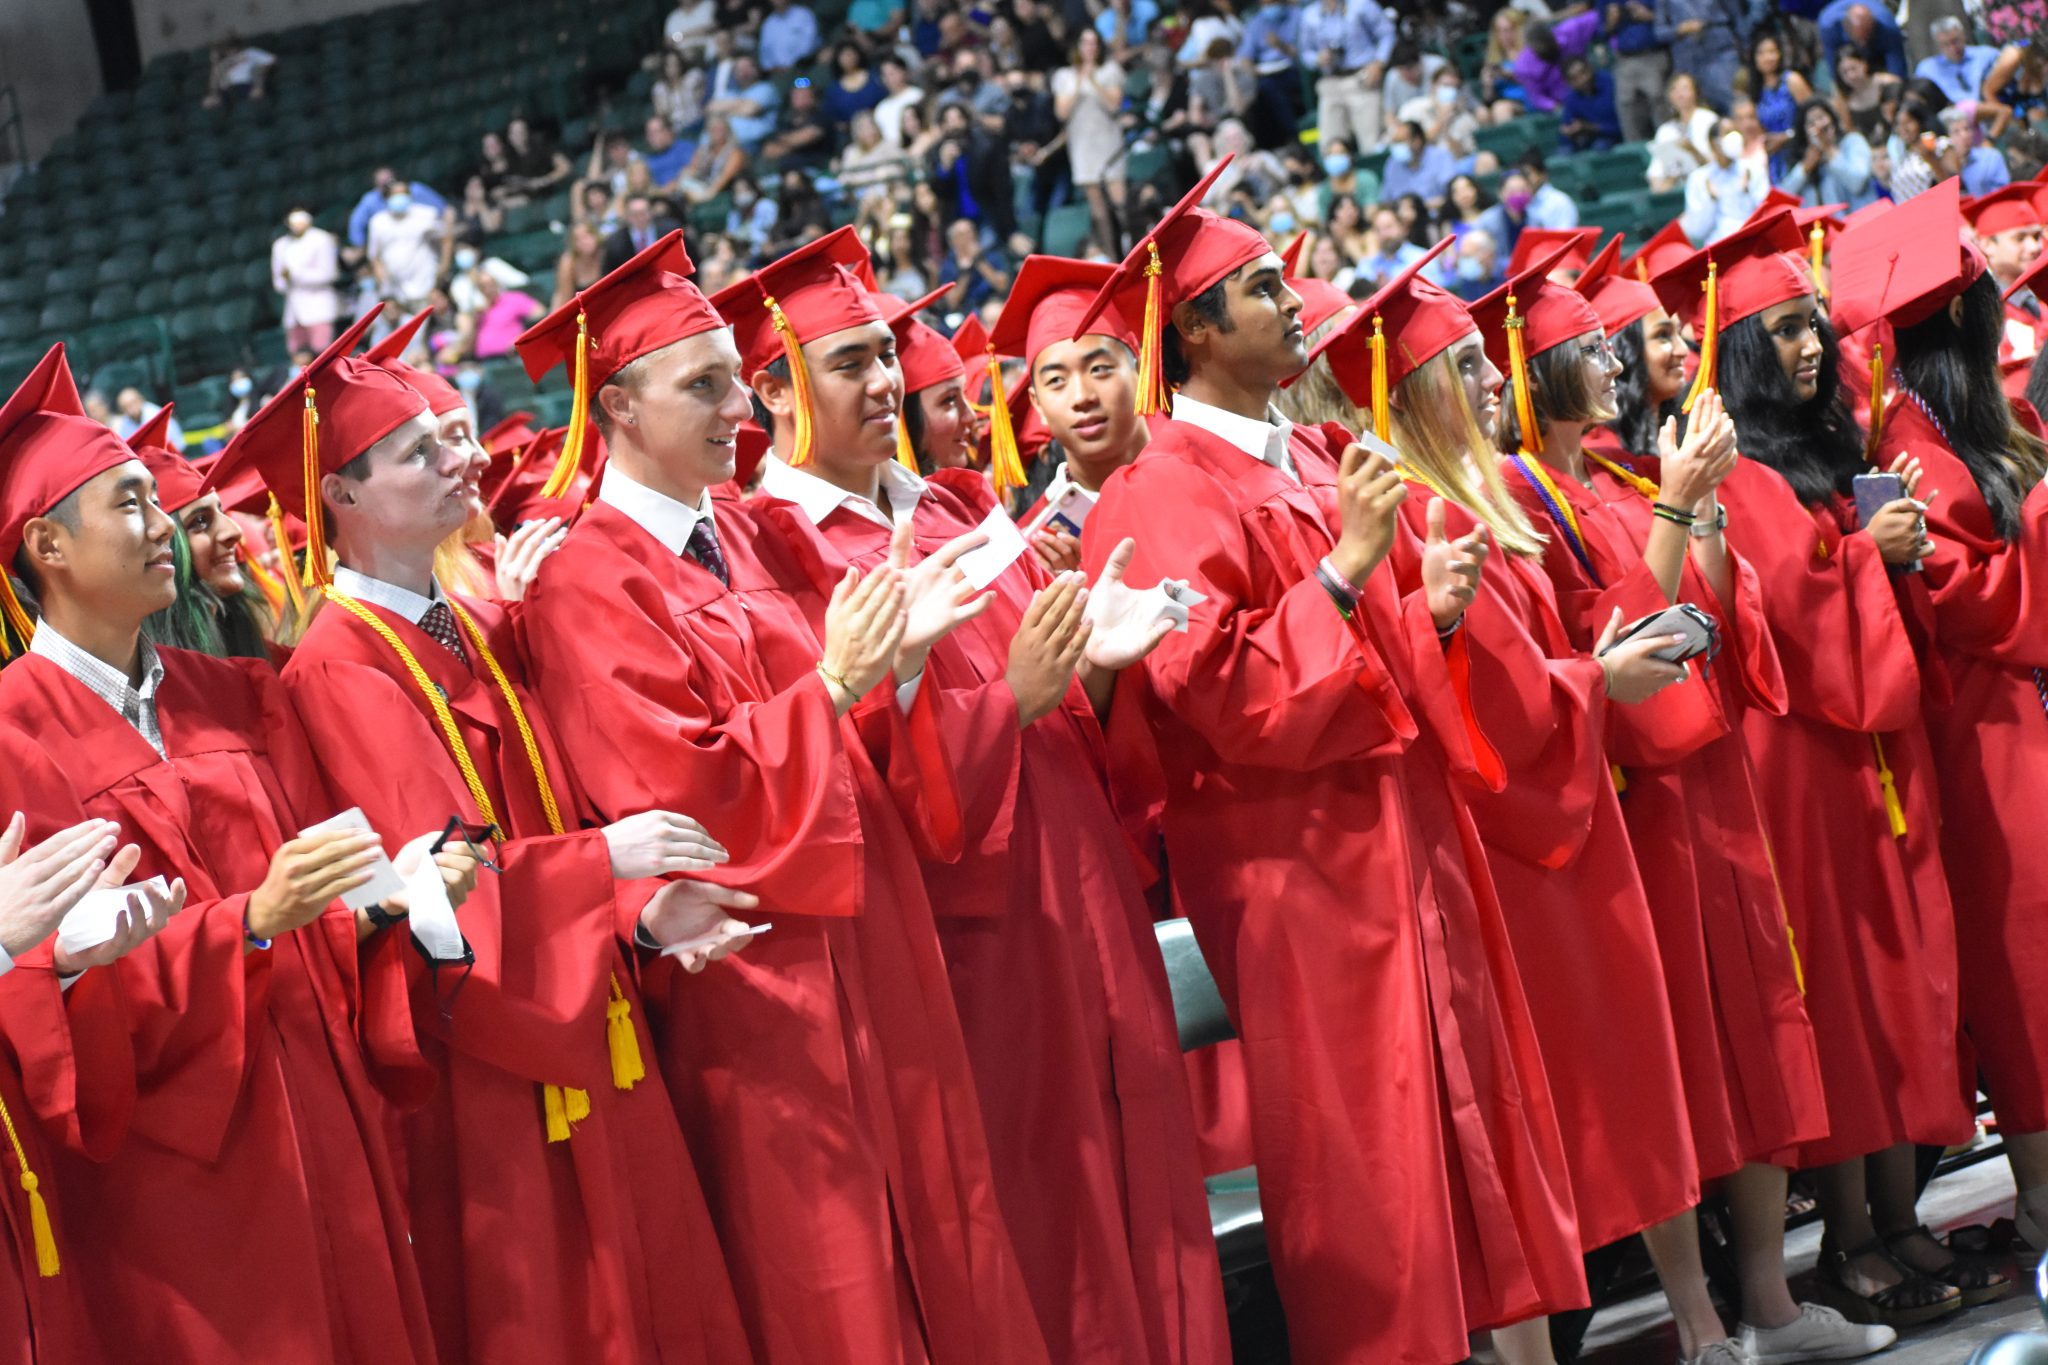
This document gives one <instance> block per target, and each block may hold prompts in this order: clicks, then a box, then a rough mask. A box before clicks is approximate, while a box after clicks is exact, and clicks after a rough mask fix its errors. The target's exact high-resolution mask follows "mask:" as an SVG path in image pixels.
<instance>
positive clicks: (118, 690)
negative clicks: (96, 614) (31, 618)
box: [29, 621, 167, 758]
mask: <svg viewBox="0 0 2048 1365" xmlns="http://www.w3.org/2000/svg"><path fill="white" fill-rule="evenodd" d="M141 650H142V653H141V656H140V657H141V663H142V685H141V686H139V687H138V686H136V685H135V684H133V683H131V682H129V681H128V675H127V674H125V673H123V672H122V671H121V670H120V669H118V668H115V667H114V666H113V665H112V664H109V663H107V662H106V661H105V660H104V659H100V658H98V657H96V656H94V655H91V654H88V653H86V652H85V651H84V650H82V649H80V648H79V647H78V646H77V645H75V644H73V643H71V641H69V640H67V639H65V638H64V637H63V636H62V635H59V634H58V633H57V631H56V629H55V628H54V627H52V626H51V625H50V623H49V622H48V621H39V622H37V623H36V634H35V638H34V639H33V640H31V641H30V642H29V652H30V653H31V654H40V655H42V656H43V657H44V658H45V659H48V660H49V661H50V662H51V663H53V664H55V665H57V667H59V668H61V669H63V670H64V671H65V672H66V673H69V674H70V675H71V676H72V677H74V678H76V679H78V681H79V682H81V683H83V684H84V685H85V687H86V690H87V691H89V692H91V693H92V694H93V695H94V696H95V697H98V698H99V699H100V700H101V701H103V702H105V703H106V704H107V705H109V706H111V707H113V708H114V710H115V711H116V712H117V713H118V714H119V715H120V717H121V719H123V720H125V721H127V722H128V723H129V724H130V725H132V726H133V727H135V733H137V734H139V735H141V736H142V737H143V739H144V740H146V741H148V743H149V747H150V748H152V749H154V750H156V752H157V756H158V757H159V758H163V757H167V755H166V754H165V753H164V732H163V729H162V727H161V726H160V725H158V723H157V715H156V693H157V688H158V687H159V686H161V685H162V683H163V680H164V664H163V660H162V659H161V658H159V657H158V656H157V652H156V650H154V649H153V648H151V647H150V644H149V642H148V641H147V640H145V641H143V642H142V644H141Z"/></svg>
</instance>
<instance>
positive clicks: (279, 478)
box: [206, 304, 427, 587]
mask: <svg viewBox="0 0 2048 1365" xmlns="http://www.w3.org/2000/svg"><path fill="white" fill-rule="evenodd" d="M382 311H383V305H382V304H379V305H378V306H377V307H375V308H373V309H371V310H370V311H369V312H368V313H365V314H364V315H363V316H362V317H361V318H360V319H358V320H357V321H356V323H355V325H354V326H352V327H350V328H349V329H348V330H347V331H346V332H343V333H342V334H341V335H340V336H338V337H336V338H335V339H334V341H333V343H332V344H330V345H329V346H328V347H327V349H326V350H324V351H322V352H321V353H320V354H319V355H318V356H316V357H315V358H314V360H313V363H312V364H310V365H308V366H306V368H305V369H304V370H302V371H300V372H299V375H298V377H297V378H295V379H294V380H293V381H292V382H291V383H289V384H287V385H285V386H284V388H282V389H280V390H279V391H278V392H277V393H275V394H273V395H272V396H271V399H270V401H269V402H267V403H265V404H264V405H263V406H262V407H261V408H258V409H257V410H256V414H255V415H254V416H253V417H251V418H250V419H249V420H248V422H247V423H245V424H244V425H243V427H242V429H241V430H240V431H238V432H236V433H235V434H234V436H233V438H232V439H230V440H229V441H228V444H227V448H226V449H224V450H222V451H221V453H220V463H219V464H217V465H215V466H214V467H213V472H212V473H211V474H209V475H208V476H207V480H206V488H207V489H209V490H210V489H213V488H217V487H219V486H220V485H221V484H222V483H223V482H224V481H225V480H226V479H228V478H229V477H230V476H232V475H234V474H235V473H237V472H238V471H240V470H242V469H245V468H251V467H253V468H254V469H255V470H256V471H257V472H258V473H259V474H260V475H261V476H262V478H263V482H264V483H265V484H267V485H268V486H269V488H270V491H271V492H272V493H273V494H275V495H276V500H277V502H278V503H279V504H280V506H282V507H289V508H291V509H292V510H293V511H295V512H299V513H300V516H301V518H302V519H303V520H304V521H305V523H306V576H307V579H308V580H309V581H310V582H311V583H312V584H313V585H315V586H318V587H325V586H326V585H327V584H328V582H329V581H330V578H329V571H328V567H327V530H326V519H325V517H324V515H323V514H322V512H321V509H320V478H321V476H322V475H324V474H332V473H334V472H335V471H337V470H339V469H340V468H341V467H342V466H343V465H345V464H347V463H348V462H349V461H351V460H353V459H355V458H356V457H357V456H358V455H361V454H362V453H363V452H364V451H366V450H368V449H369V448H370V447H371V446H373V445H375V444H377V442H379V441H381V440H383V439H384V438H385V437H386V436H389V435H390V434H391V433H392V432H393V431H395V430H397V429H398V428H399V427H400V426H401V425H403V424H404V423H406V422H408V421H410V420H411V419H413V418H414V417H417V416H419V415H420V414H421V413H422V412H425V411H427V403H426V400H425V399H423V398H421V397H420V395H419V393H418V392H417V391H416V390H414V389H413V387H412V386H411V385H409V384H407V383H405V382H404V381H403V380H401V379H399V378H398V377H397V376H396V375H394V374H392V373H391V372H390V371H389V370H387V369H385V368H384V367H383V366H381V365H378V364H375V363H373V362H372V361H370V360H368V359H365V358H361V357H357V356H352V355H350V354H349V352H350V351H352V350H354V349H355V346H356V343H357V342H358V341H361V340H362V338H363V333H364V332H366V331H368V330H369V328H370V323H371V322H372V321H374V320H375V319H376V317H377V315H378V313H380V312H382ZM301 509H303V511H301Z"/></svg>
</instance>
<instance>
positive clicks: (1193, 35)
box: [1173, 0, 1306, 67]
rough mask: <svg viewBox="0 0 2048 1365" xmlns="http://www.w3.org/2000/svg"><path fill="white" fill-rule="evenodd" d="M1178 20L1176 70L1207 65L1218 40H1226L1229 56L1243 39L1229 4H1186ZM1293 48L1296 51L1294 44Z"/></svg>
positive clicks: (1228, 0)
mask: <svg viewBox="0 0 2048 1365" xmlns="http://www.w3.org/2000/svg"><path fill="white" fill-rule="evenodd" d="M1305 8H1306V7H1304V9H1305ZM1180 16H1181V20H1182V22H1183V23H1184V24H1185V26H1186V27H1185V29H1184V34H1185V36H1184V37H1182V39H1181V41H1180V46H1179V48H1177V49H1175V51H1174V54H1173V60H1174V63H1175V64H1176V65H1178V66H1182V67H1191V66H1199V65H1200V64H1201V63H1203V62H1205V61H1207V60H1208V54H1209V49H1210V47H1211V46H1212V45H1213V44H1214V43H1215V42H1216V40H1217V39H1218V38H1223V39H1227V40H1228V41H1229V43H1230V50H1231V51H1233V52H1235V51H1236V50H1237V45H1238V43H1239V42H1240V41H1241V40H1242V39H1243V38H1244V20H1242V19H1240V18H1238V17H1237V6H1236V5H1235V4H1233V3H1232V0H1188V3H1186V4H1183V5H1182V6H1181V7H1180ZM1298 27H1299V24H1298V23H1297V28H1298ZM1295 45H1296V47H1297V48H1300V43H1299V41H1298V40H1297V42H1296V44H1295ZM1302 50H1303V51H1306V49H1302ZM1303 60H1306V59H1305V58H1304V59H1303Z"/></svg>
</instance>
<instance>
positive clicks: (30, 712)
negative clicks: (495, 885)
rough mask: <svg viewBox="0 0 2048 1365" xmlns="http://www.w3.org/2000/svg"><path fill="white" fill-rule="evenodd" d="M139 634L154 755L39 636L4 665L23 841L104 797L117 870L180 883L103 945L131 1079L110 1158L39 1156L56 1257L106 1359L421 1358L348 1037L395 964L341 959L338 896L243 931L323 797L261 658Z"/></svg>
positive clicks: (80, 814)
mask: <svg viewBox="0 0 2048 1365" xmlns="http://www.w3.org/2000/svg"><path fill="white" fill-rule="evenodd" d="M158 653H159V655H160V656H161V658H162V659H163V664H164V681H163V685H162V687H161V688H160V689H159V691H158V693H157V710H158V719H159V722H160V724H161V726H162V729H163V736H164V743H165V746H166V748H167V750H168V752H169V754H170V757H169V758H168V759H164V758H159V757H158V755H157V754H156V752H155V751H154V750H153V749H151V748H150V747H149V745H148V744H147V743H146V742H145V741H144V740H143V739H142V737H141V736H140V735H138V734H136V733H135V731H134V730H133V729H131V728H130V727H129V725H128V724H127V722H125V721H124V720H122V719H121V718H120V716H118V715H117V714H115V712H114V710H113V709H112V708H111V707H109V706H108V705H107V704H106V703H105V702H104V701H101V700H100V699H99V698H98V697H96V696H94V695H93V694H92V693H91V692H90V691H88V690H87V689H86V688H85V686H84V685H83V684H81V683H79V682H77V681H76V680H75V679H73V678H72V677H71V676H70V675H69V674H67V673H65V672H64V671H63V670H62V669H61V668H59V667H57V666H56V665H55V664H52V663H50V662H49V661H48V660H46V659H43V658H41V657H39V656H36V655H29V656H27V657H25V658H22V659H19V660H17V661H16V662H15V663H14V664H13V665H11V666H10V667H9V668H8V669H7V670H6V671H5V672H4V673H0V719H4V720H6V721H8V722H11V723H12V724H13V725H15V726H18V727H20V729H21V730H22V731H24V732H26V733H28V734H32V735H34V736H35V741H34V742H35V743H36V744H38V745H39V746H40V747H41V748H42V750H43V751H44V753H46V754H47V755H48V757H49V759H50V765H49V769H50V770H51V771H52V772H54V773H61V774H62V776H61V777H45V778H43V779H42V780H38V776H37V775H36V774H34V773H32V772H31V771H30V770H29V769H28V767H27V766H26V764H25V763H24V762H23V761H22V760H21V759H20V757H19V756H18V755H16V754H12V753H6V754H0V806H5V807H6V808H8V809H10V810H11V809H17V808H19V809H22V810H25V811H27V812H28V813H29V820H30V837H31V838H33V839H40V838H43V837H45V836H47V835H48V834H50V833H51V832H53V831H54V830H56V829H59V828H61V827H63V826H65V825H69V824H72V823H74V822H75V821H77V820H79V819H82V818H85V817H87V816H96V817H100V818H103V819H108V820H114V821H118V822H119V823H120V825H121V827H122V836H121V837H122V839H123V840H124V841H125V842H132V843H135V844H138V845H140V847H141V849H142V862H141V866H140V867H139V868H138V869H137V871H136V874H135V875H136V876H137V877H138V878H142V877H149V876H152V875H158V874H161V875H163V876H165V877H167V878H169V877H183V878H184V879H185V882H186V885H187V888H188V893H189V898H188V900H187V902H186V905H185V908H184V909H183V910H182V911H181V912H180V913H179V914H178V915H177V917H176V918H174V919H173V920H172V921H171V923H170V925H169V926H168V927H167V928H166V929H165V930H164V932H163V933H162V934H160V935H158V936H157V937H156V938H155V939H154V940H152V941H151V942H150V943H148V944H145V945H144V946H143V947H142V948H140V949H138V950H137V951H135V952H134V953H132V954H130V955H129V956H127V957H125V958H123V959H122V960H121V961H119V962H117V963H115V964H114V965H113V966H112V967H108V968H103V969H99V970H103V971H107V972H110V973H118V974H119V976H120V983H119V984H120V987H121V991H122V994H123V996H124V997H125V1003H126V1007H127V1011H128V1020H129V1031H130V1036H131V1046H132V1047H133V1050H134V1059H135V1060H134V1065H135V1073H136V1098H135V1105H134V1116H133V1119H132V1121H131V1123H130V1124H129V1129H128V1135H127V1141H126V1142H125V1144H124V1145H123V1146H122V1147H121V1149H120V1150H119V1151H118V1152H117V1153H115V1154H114V1155H113V1156H112V1157H111V1158H110V1159H108V1160H107V1161H105V1162H104V1163H103V1164H90V1165H89V1164H87V1163H86V1162H85V1161H83V1160H80V1159H78V1158H75V1157H66V1156H64V1155H61V1154H60V1155H59V1156H58V1157H57V1159H56V1161H55V1166H56V1170H57V1177H56V1182H55V1183H56V1187H57V1188H58V1189H59V1190H61V1191H62V1192H63V1197H64V1201H65V1205H66V1211H67V1215H68V1216H67V1218H66V1226H67V1230H68V1235H67V1240H66V1242H65V1244H64V1246H63V1254H64V1255H65V1257H66V1258H67V1265H68V1266H70V1267H73V1268H75V1269H76V1271H77V1272H78V1273H79V1274H80V1276H81V1278H82V1279H88V1280H89V1281H90V1282H91V1284H92V1285H93V1287H94V1298H95V1300H96V1301H102V1302H104V1303H105V1304H108V1305H118V1311H114V1310H113V1309H112V1308H109V1310H108V1311H105V1312H97V1313H95V1314H94V1325H95V1326H96V1327H97V1329H98V1330H99V1332H100V1335H101V1337H102V1341H103V1344H104V1347H105V1349H106V1350H107V1352H108V1354H109V1355H111V1356H112V1357H114V1358H115V1359H118V1360H137V1361H140V1360H147V1361H150V1362H152V1363H153V1365H154V1362H159V1361H162V1362H185V1361H189V1362H193V1365H217V1362H220V1361H223V1360H261V1361H265V1362H278V1363H279V1365H344V1362H353V1361H364V1360H375V1361H379V1362H386V1361H389V1362H407V1361H431V1360H432V1359H433V1358H434V1347H433V1340H432V1334H431V1332H430V1331H429V1328H428V1325H427V1315H426V1308H425V1304H424V1302H423V1300H422V1297H421V1293H420V1285H419V1277H418V1272H417V1271H416V1270H415V1268H414V1264H413V1258H412V1251H411V1248H410V1247H409V1246H408V1244H407V1230H406V1214H405V1208H404V1204H403V1201H402V1200H401V1198H400V1195H399V1188H398V1180H397V1177H396V1174H395V1172H394V1170H393V1168H392V1162H391V1159H390V1154H389V1151H388V1149H387V1147H386V1143H385V1137H384V1127H385V1121H386V1117H387V1114H388V1110H387V1108H386V1104H385V1100H384V1097H383V1096H382V1095H381V1094H379V1093H378V1091H377V1090H376V1088H375V1086H374V1084H373V1082H372V1079H371V1076H370V1073H369V1069H368V1067H367V1065H366V1063H365V1060H364V1055H363V1048H364V1044H363V1041H362V1034H363V1032H364V1031H365V1030H366V1029H367V1028H370V1027H373V1026H374V1025H375V1022H376V1021H375V1019H374V1017H373V1016H372V1015H370V1014H369V1013H367V1012H366V1011H365V1010H364V1009H363V1002H364V1001H366V1000H370V999H374V998H375V997H376V996H377V994H378V993H379V992H380V991H382V990H386V989H391V988H392V987H391V986H390V984H389V983H388V982H386V981H384V980H380V979H379V978H380V977H383V976H385V975H386V974H387V973H388V972H390V971H392V970H395V968H392V967H388V966H385V965H380V964H378V963H376V962H374V961H365V962H363V963H362V964H361V965H360V967H359V965H358V960H357V951H356V947H357V945H356V933H355V915H354V913H353V912H351V911H349V910H346V909H344V908H342V907H341V906H340V905H339V904H338V903H337V904H336V905H334V906H332V907H330V908H329V909H328V910H327V911H326V912H325V913H324V914H323V915H321V917H320V918H319V919H317V920H315V921H314V922H313V923H312V924H309V925H307V926H306V927H304V928H302V929H298V930H295V931H294V932H292V933H289V934H285V935H282V936H280V937H279V938H278V939H277V940H276V943H275V946H273V947H272V948H271V949H270V950H269V951H267V952H249V953H245V952H244V951H243V940H242V916H243V912H244V910H245V908H246V906H247V903H248V893H249V891H250V889H252V888H254V887H256V886H258V885H259V884H260V883H261V882H262V880H263V877H264V874H265V872H266V870H267V869H268V867H269V863H270V855H271V853H272V851H273V850H275V849H276V848H277V847H278V846H280V845H281V844H283V843H285V842H287V841H288V840H289V839H291V838H292V837H293V836H294V835H296V833H297V832H298V830H299V829H301V828H302V827H304V826H306V825H309V824H312V823H314V822H315V821H318V820H322V819H325V818H326V817H327V816H329V815H331V814H333V813H334V803H333V802H332V800H331V799H330V798H329V796H328V794H327V792H326V789H325V787H324V786H323V784H322V782H321V780H320V776H319V773H318V770H317V769H316V768H315V766H314V762H313V757H312V751H311V749H310V748H309V746H308V745H307V743H306V739H305V736H304V734H303V732H302V731H301V730H300V728H299V722H298V718H297V717H296V716H295V715H294V714H293V713H292V709H291V705H290V703H289V702H288V701H287V700H286V698H285V693H284V686H283V684H282V683H281V682H279V681H278V679H277V676H276V674H274V673H273V672H271V670H270V666H269V665H268V664H265V663H256V662H252V661H247V660H216V659H210V658H206V657H204V656H202V655H196V654H189V653H186V652H184V651H182V650H175V649H164V650H159V651H158ZM11 747H12V746H11V744H10V743H9V741H8V738H7V736H6V735H0V749H5V748H11ZM95 974H96V973H95ZM89 984H91V983H90V982H89V981H88V982H83V983H81V985H80V987H79V989H84V988H85V986H86V985H89ZM85 1004H86V1002H84V1001H78V1002H74V1003H73V1005H72V1008H73V1009H74V1010H80V1009H83V1008H84V1007H85ZM67 1273H69V1271H67ZM252 1276H254V1277H256V1278H255V1279H254V1280H253V1281H252V1278H251V1277H252Z"/></svg>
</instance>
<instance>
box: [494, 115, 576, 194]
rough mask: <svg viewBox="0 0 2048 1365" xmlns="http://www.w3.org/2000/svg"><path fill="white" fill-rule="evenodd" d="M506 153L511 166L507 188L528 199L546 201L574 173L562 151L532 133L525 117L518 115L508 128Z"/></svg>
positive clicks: (506, 130)
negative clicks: (556, 187)
mask: <svg viewBox="0 0 2048 1365" xmlns="http://www.w3.org/2000/svg"><path fill="white" fill-rule="evenodd" d="M505 152H506V155H507V157H508V158H509V159H510V161H511V163H512V174H511V177H510V179H508V180H507V182H506V189H507V190H508V191H510V192H512V193H515V194H522V195H525V196H526V197H527V198H528V199H545V198H547V197H548V195H549V193H550V192H552V191H553V190H554V188H555V186H557V185H559V184H561V183H562V182H563V181H564V180H567V179H568V178H569V177H570V176H571V175H572V174H574V173H575V168H574V167H572V166H570V164H569V158H568V157H566V156H563V155H562V153H561V149H559V148H558V147H556V146H555V145H554V143H553V142H552V141H550V140H548V139H546V138H543V137H540V136H539V135H538V134H536V133H535V132H534V131H533V124H532V123H531V122H530V121H528V119H527V118H526V116H525V115H523V114H515V115H514V116H513V117H512V120H511V122H509V123H507V124H506V125H505Z"/></svg>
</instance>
